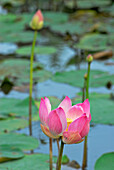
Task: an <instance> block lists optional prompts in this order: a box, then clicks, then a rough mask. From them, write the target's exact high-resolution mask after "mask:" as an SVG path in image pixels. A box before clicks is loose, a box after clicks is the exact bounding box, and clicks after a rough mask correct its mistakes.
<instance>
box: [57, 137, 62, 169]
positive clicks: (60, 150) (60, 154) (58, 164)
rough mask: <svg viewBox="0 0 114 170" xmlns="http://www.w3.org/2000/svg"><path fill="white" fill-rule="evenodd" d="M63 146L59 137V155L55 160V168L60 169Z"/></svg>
mask: <svg viewBox="0 0 114 170" xmlns="http://www.w3.org/2000/svg"><path fill="white" fill-rule="evenodd" d="M63 148H64V143H63V141H62V139H61V147H60V149H59V156H58V160H57V166H56V170H61V161H62V154H63Z"/></svg>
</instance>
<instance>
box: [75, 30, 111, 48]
mask: <svg viewBox="0 0 114 170" xmlns="http://www.w3.org/2000/svg"><path fill="white" fill-rule="evenodd" d="M109 42H110V39H109V37H108V36H107V35H102V34H96V33H95V34H88V35H85V36H83V37H82V38H81V39H80V41H79V43H77V44H76V45H75V47H76V48H80V49H84V50H88V51H102V50H107V49H110V48H111V44H110V43H109ZM109 44H110V45H109Z"/></svg>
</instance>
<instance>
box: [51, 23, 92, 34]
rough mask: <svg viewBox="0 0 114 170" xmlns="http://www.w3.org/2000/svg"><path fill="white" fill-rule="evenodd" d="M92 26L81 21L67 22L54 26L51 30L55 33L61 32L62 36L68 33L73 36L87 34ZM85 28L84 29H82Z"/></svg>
mask: <svg viewBox="0 0 114 170" xmlns="http://www.w3.org/2000/svg"><path fill="white" fill-rule="evenodd" d="M90 26H91V24H90V23H86V24H85V23H84V22H81V21H75V22H73V21H72V22H70V21H69V22H66V23H62V24H57V25H56V24H54V25H52V26H51V30H52V31H55V32H60V33H62V34H65V33H67V32H69V33H71V34H78V35H81V34H84V33H86V32H89V29H90ZM82 28H83V29H82Z"/></svg>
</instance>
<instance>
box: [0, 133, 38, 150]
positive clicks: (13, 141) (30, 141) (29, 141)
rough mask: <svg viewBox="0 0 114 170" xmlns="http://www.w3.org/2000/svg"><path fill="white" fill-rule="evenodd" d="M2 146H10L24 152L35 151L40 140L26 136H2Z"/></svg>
mask: <svg viewBox="0 0 114 170" xmlns="http://www.w3.org/2000/svg"><path fill="white" fill-rule="evenodd" d="M0 145H10V146H11V147H15V148H19V149H22V150H33V149H35V148H37V147H38V140H37V139H35V138H33V137H31V136H27V135H24V134H16V133H4V134H0Z"/></svg>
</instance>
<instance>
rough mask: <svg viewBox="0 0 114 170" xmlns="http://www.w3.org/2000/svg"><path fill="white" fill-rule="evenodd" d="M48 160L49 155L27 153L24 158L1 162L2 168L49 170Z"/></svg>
mask: <svg viewBox="0 0 114 170" xmlns="http://www.w3.org/2000/svg"><path fill="white" fill-rule="evenodd" d="M48 160H49V155H45V154H34V155H25V156H24V158H23V159H19V160H15V161H9V162H7V163H4V164H0V170H6V169H8V170H9V169H11V170H25V169H27V170H36V169H40V170H49V164H48Z"/></svg>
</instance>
